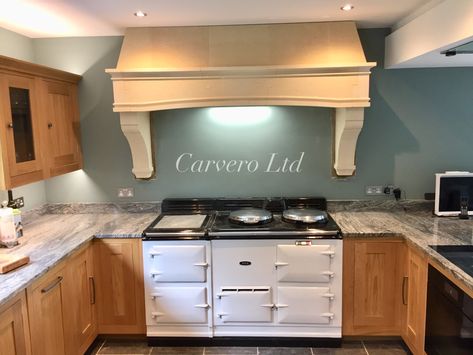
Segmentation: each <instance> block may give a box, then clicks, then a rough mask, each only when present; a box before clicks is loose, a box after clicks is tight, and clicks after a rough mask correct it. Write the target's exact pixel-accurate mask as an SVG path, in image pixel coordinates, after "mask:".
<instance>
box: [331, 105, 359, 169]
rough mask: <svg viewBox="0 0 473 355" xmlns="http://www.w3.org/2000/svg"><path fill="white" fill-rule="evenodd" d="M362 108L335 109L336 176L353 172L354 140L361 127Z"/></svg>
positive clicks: (355, 140) (354, 167) (356, 138)
mask: <svg viewBox="0 0 473 355" xmlns="http://www.w3.org/2000/svg"><path fill="white" fill-rule="evenodd" d="M363 119H364V108H363V107H348V108H337V109H335V159H334V160H335V161H334V165H333V168H334V169H335V172H336V174H337V175H338V176H351V175H354V174H355V169H356V165H355V151H356V142H357V140H358V136H359V134H360V131H361V129H362V128H363Z"/></svg>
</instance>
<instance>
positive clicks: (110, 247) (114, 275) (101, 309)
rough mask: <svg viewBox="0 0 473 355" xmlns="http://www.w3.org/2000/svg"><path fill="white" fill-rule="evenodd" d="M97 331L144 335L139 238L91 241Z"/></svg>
mask: <svg viewBox="0 0 473 355" xmlns="http://www.w3.org/2000/svg"><path fill="white" fill-rule="evenodd" d="M94 249H95V250H94V251H95V257H96V258H95V259H96V261H97V262H96V264H95V266H96V276H97V311H98V312H97V317H98V332H99V334H145V333H146V326H145V306H144V286H143V263H142V251H141V239H97V240H95V241H94Z"/></svg>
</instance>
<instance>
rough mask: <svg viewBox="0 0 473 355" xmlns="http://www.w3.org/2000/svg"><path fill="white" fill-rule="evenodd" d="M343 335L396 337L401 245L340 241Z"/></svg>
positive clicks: (385, 241) (380, 241) (390, 241)
mask: <svg viewBox="0 0 473 355" xmlns="http://www.w3.org/2000/svg"><path fill="white" fill-rule="evenodd" d="M343 248H344V251H343V253H344V258H343V263H344V264H343V335H385V336H391V335H400V334H401V321H402V312H403V304H402V287H403V273H404V256H403V254H404V253H403V250H404V248H405V245H404V242H403V241H402V240H401V239H380V238H377V239H350V238H346V239H345V240H344V246H343Z"/></svg>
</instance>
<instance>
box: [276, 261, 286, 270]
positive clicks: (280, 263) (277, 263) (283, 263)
mask: <svg viewBox="0 0 473 355" xmlns="http://www.w3.org/2000/svg"><path fill="white" fill-rule="evenodd" d="M287 265H289V263H286V262H284V261H276V262H275V263H274V266H275V267H276V269H277V268H278V267H279V266H287Z"/></svg>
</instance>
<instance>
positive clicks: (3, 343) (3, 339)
mask: <svg viewBox="0 0 473 355" xmlns="http://www.w3.org/2000/svg"><path fill="white" fill-rule="evenodd" d="M29 354H31V345H30V335H29V326H28V315H27V310H26V299H25V294H24V292H22V293H21V294H20V295H18V296H17V297H15V298H14V299H13V300H11V301H9V302H8V303H7V304H5V305H4V306H2V307H0V355H29Z"/></svg>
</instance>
